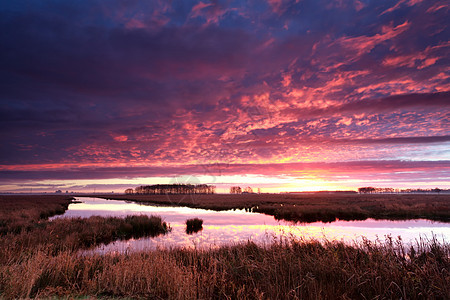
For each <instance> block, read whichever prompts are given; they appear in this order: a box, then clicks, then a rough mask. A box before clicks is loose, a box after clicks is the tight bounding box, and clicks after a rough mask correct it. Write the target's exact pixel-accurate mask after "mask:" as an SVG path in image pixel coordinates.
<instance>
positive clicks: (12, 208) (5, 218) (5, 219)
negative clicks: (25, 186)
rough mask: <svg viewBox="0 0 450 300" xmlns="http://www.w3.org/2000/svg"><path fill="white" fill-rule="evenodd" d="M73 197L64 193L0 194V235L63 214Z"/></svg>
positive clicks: (27, 227)
mask: <svg viewBox="0 0 450 300" xmlns="http://www.w3.org/2000/svg"><path fill="white" fill-rule="evenodd" d="M72 199H73V197H71V196H63V195H0V207H1V208H0V235H3V234H6V233H8V232H14V233H19V232H21V231H22V230H24V229H25V230H27V229H31V228H32V227H33V226H34V225H35V224H37V223H38V222H39V221H41V220H44V219H46V218H48V217H51V216H54V215H60V214H63V213H64V212H65V211H66V209H67V207H68V206H69V204H70V202H71V201H72Z"/></svg>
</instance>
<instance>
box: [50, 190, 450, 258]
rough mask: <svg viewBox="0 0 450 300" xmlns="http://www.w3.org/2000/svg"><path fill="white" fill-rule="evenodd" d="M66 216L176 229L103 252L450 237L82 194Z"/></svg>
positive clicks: (410, 226) (428, 225)
mask: <svg viewBox="0 0 450 300" xmlns="http://www.w3.org/2000/svg"><path fill="white" fill-rule="evenodd" d="M76 200H77V201H81V202H82V203H73V204H70V205H69V209H68V210H67V211H66V212H65V213H64V215H61V216H56V217H53V218H61V217H69V218H70V217H90V216H116V217H124V216H127V215H139V214H145V215H158V216H161V217H162V218H163V220H164V221H165V222H167V223H169V224H170V226H171V227H172V231H171V232H170V233H168V234H166V235H161V236H158V237H154V238H141V239H131V240H127V241H117V242H114V243H111V244H108V245H103V246H100V247H99V248H97V249H96V250H95V252H98V253H106V252H126V251H140V250H145V249H158V248H169V247H179V246H181V247H197V248H210V247H212V248H214V247H217V246H220V245H226V244H232V243H236V242H242V241H244V242H245V241H248V240H252V241H255V242H258V243H266V244H267V243H271V242H273V241H274V239H279V238H280V237H281V236H290V235H293V236H295V237H302V238H305V239H311V238H315V239H324V238H326V239H328V240H342V241H345V242H348V243H352V242H354V241H359V240H361V239H363V237H364V238H367V239H369V240H372V241H375V240H377V239H379V240H381V241H383V240H384V239H385V237H386V236H387V235H390V236H392V237H394V238H396V237H397V236H401V238H402V240H403V241H404V242H406V243H410V242H415V240H416V239H417V240H418V239H420V238H430V237H431V236H432V235H433V234H434V235H435V236H436V237H437V239H438V240H441V241H442V240H445V241H447V242H448V241H450V224H447V223H441V222H433V221H428V220H409V221H379V220H373V219H368V220H365V221H336V222H332V223H322V222H315V223H303V224H293V223H291V222H287V221H277V220H275V219H274V217H272V216H268V215H264V214H259V213H251V212H246V211H244V210H228V211H220V212H217V211H212V210H206V209H195V208H188V207H171V206H154V205H142V204H138V203H133V202H126V201H119V200H105V199H100V198H88V197H77V198H76ZM195 217H198V218H201V219H203V230H202V231H200V232H198V233H194V234H191V235H188V234H186V232H185V230H186V225H185V221H186V220H187V219H190V218H195Z"/></svg>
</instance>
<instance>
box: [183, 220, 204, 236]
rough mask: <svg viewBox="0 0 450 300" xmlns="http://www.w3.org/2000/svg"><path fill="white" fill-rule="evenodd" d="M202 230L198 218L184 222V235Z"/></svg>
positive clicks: (201, 221)
mask: <svg viewBox="0 0 450 300" xmlns="http://www.w3.org/2000/svg"><path fill="white" fill-rule="evenodd" d="M202 229H203V220H202V219H199V218H194V219H188V220H186V233H187V234H191V233H195V232H199V231H200V230H202Z"/></svg>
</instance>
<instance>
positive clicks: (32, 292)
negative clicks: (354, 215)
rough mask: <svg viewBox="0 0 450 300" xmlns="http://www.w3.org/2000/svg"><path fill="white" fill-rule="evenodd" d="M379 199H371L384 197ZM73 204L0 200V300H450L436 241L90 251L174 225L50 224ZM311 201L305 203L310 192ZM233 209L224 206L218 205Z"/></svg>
mask: <svg viewBox="0 0 450 300" xmlns="http://www.w3.org/2000/svg"><path fill="white" fill-rule="evenodd" d="M276 196H280V195H263V197H264V199H265V200H266V201H268V200H267V199H268V198H271V199H270V201H271V202H268V205H269V207H270V206H274V205H280V204H283V202H273V201H276V200H275V199H278V201H282V199H280V198H277V197H276ZM21 197H22V198H21ZM163 197H165V196H163ZM209 197H210V196H209ZM239 197H240V198H239ZM255 197H257V198H255ZM282 197H283V196H282ZM303 197H305V196H304V195H302V196H301V197H300V198H303ZM317 197H318V198H316V197H314V198H313V199H319V200H318V201H321V202H320V203H322V205H325V204H327V203H328V204H329V203H330V199H329V198H326V197H324V196H323V195H320V196H317ZM399 197H400V196H399ZM402 197H403V196H402ZM156 198H158V197H156ZM199 198H203V197H199ZM291 198H292V199H291ZM369 198H370V197H369ZM413 198H414V197H413ZM425 198H427V197H425ZM175 199H178V200H180V199H181V197H180V198H175ZM211 199H213V200H209V201H217V199H222V200H225V199H231V200H233V199H234V200H233V201H234V202H233V203H234V205H236V207H247V206H245V205H252V204H253V201H256V202H257V203H259V204H261V201H260V200H257V199H261V195H237V196H231V197H230V196H227V195H214V197H212V198H211ZM289 199H290V200H289ZM309 199H311V198H309ZM327 199H328V200H327ZM331 199H334V201H336V199H335V197H332V198H331ZM353 199H354V200H355V199H361V198H359V197H355V198H353ZM364 199H365V198H364ZM376 199H377V198H376V197H375V196H374V197H373V199H372V200H373V201H374V202H375V203H377V202H379V201H381V200H377V201H376ZM383 199H384V198H383ZM391 199H392V198H391ZM407 199H409V198H408V197H405V201H406V200H407ZM430 199H431V200H430V201H431V203H434V205H437V204H438V203H441V202H442V203H441V204H440V205H447V204H446V203H448V202H447V201H448V198H445V197H440V196H439V197H436V198H430ZM433 199H434V200H433ZM166 200H168V199H167V198H166ZM298 200H299V197H298V196H297V195H295V196H289V195H287V198H285V199H284V201H286V202H284V204H286V205H290V206H294V203H291V202H288V201H296V202H295V205H296V206H295V207H297V202H298ZM437 200H439V201H437ZM70 201H71V198H70V197H65V196H27V197H24V196H5V197H3V196H2V197H0V216H1V218H2V219H1V220H2V224H3V227H2V228H3V232H1V233H0V299H23V298H55V297H56V298H61V297H65V298H90V297H94V298H107V299H111V298H113V299H118V298H128V299H129V298H133V299H134V298H139V299H400V298H402V299H423V298H428V299H448V298H449V297H448V296H449V295H450V286H449V285H448V282H449V281H450V246H449V245H448V243H442V242H439V241H437V240H435V239H433V240H429V241H425V240H421V241H420V242H418V243H417V244H416V245H413V247H410V246H405V245H403V244H402V242H401V241H400V240H388V241H387V242H386V243H384V244H380V243H377V244H375V243H372V242H369V241H363V242H360V243H358V244H355V245H351V246H350V245H345V244H343V243H342V242H334V241H329V242H324V243H320V242H316V241H303V240H295V239H293V238H286V239H284V240H277V241H275V242H274V243H273V244H271V245H266V246H260V245H256V244H254V243H252V242H248V243H242V244H235V245H229V246H223V247H221V248H219V249H210V250H198V249H170V250H157V251H147V252H140V253H131V254H128V253H127V254H117V253H112V254H111V255H104V256H101V255H92V256H90V255H89V256H86V255H82V254H81V253H80V252H79V251H80V250H83V249H88V248H92V247H94V246H97V245H99V244H100V243H104V242H106V243H107V242H110V241H112V240H115V239H127V238H132V237H136V238H137V237H140V236H145V235H150V236H152V235H156V234H163V233H165V232H166V231H167V228H166V227H165V225H164V223H162V222H161V219H160V218H158V217H156V216H155V217H153V218H148V217H131V218H124V219H120V218H102V217H91V218H88V219H80V218H74V219H57V220H54V221H48V220H47V218H48V217H49V216H52V215H55V214H60V213H62V212H63V211H64V210H65V209H66V208H67V205H68V204H69V203H70ZM153 201H155V199H153ZM186 201H188V200H186ZM189 201H190V200H189ZM258 201H259V202H258ZM304 201H305V205H306V202H307V198H305V199H304ZM359 201H360V200H359ZM385 201H387V200H385ZM410 201H413V200H410ZM169 202H170V201H169ZM158 203H159V202H158ZM161 203H162V204H169V203H163V200H162V198H161ZM208 203H209V202H207V199H206V198H205V199H204V204H205V205H207V204H208ZM238 203H240V205H243V206H237V204H238ZM382 203H384V202H382ZM402 203H403V202H402ZM406 203H409V202H408V201H406ZM412 203H417V199H416V200H415V202H414V201H413V202H412ZM172 204H177V203H172ZM191 204H192V205H193V204H198V203H191ZM244 204H245V205H244ZM229 205H231V204H229ZM403 205H405V204H403ZM250 207H253V206H250ZM283 207H284V205H283ZM322 207H323V206H322ZM340 207H341V208H342V205H341V206H340ZM355 207H359V206H355ZM419 207H420V206H419ZM211 208H212V206H211ZM227 208H229V206H228V207H227V206H226V205H225V204H224V205H222V206H217V208H216V209H227ZM169 234H170V233H169Z"/></svg>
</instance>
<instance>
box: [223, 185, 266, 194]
mask: <svg viewBox="0 0 450 300" xmlns="http://www.w3.org/2000/svg"><path fill="white" fill-rule="evenodd" d="M254 193H255V192H253V189H252V188H251V187H249V186H248V187H246V188H241V187H240V186H232V187H230V194H254ZM258 194H261V189H260V188H258Z"/></svg>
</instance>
